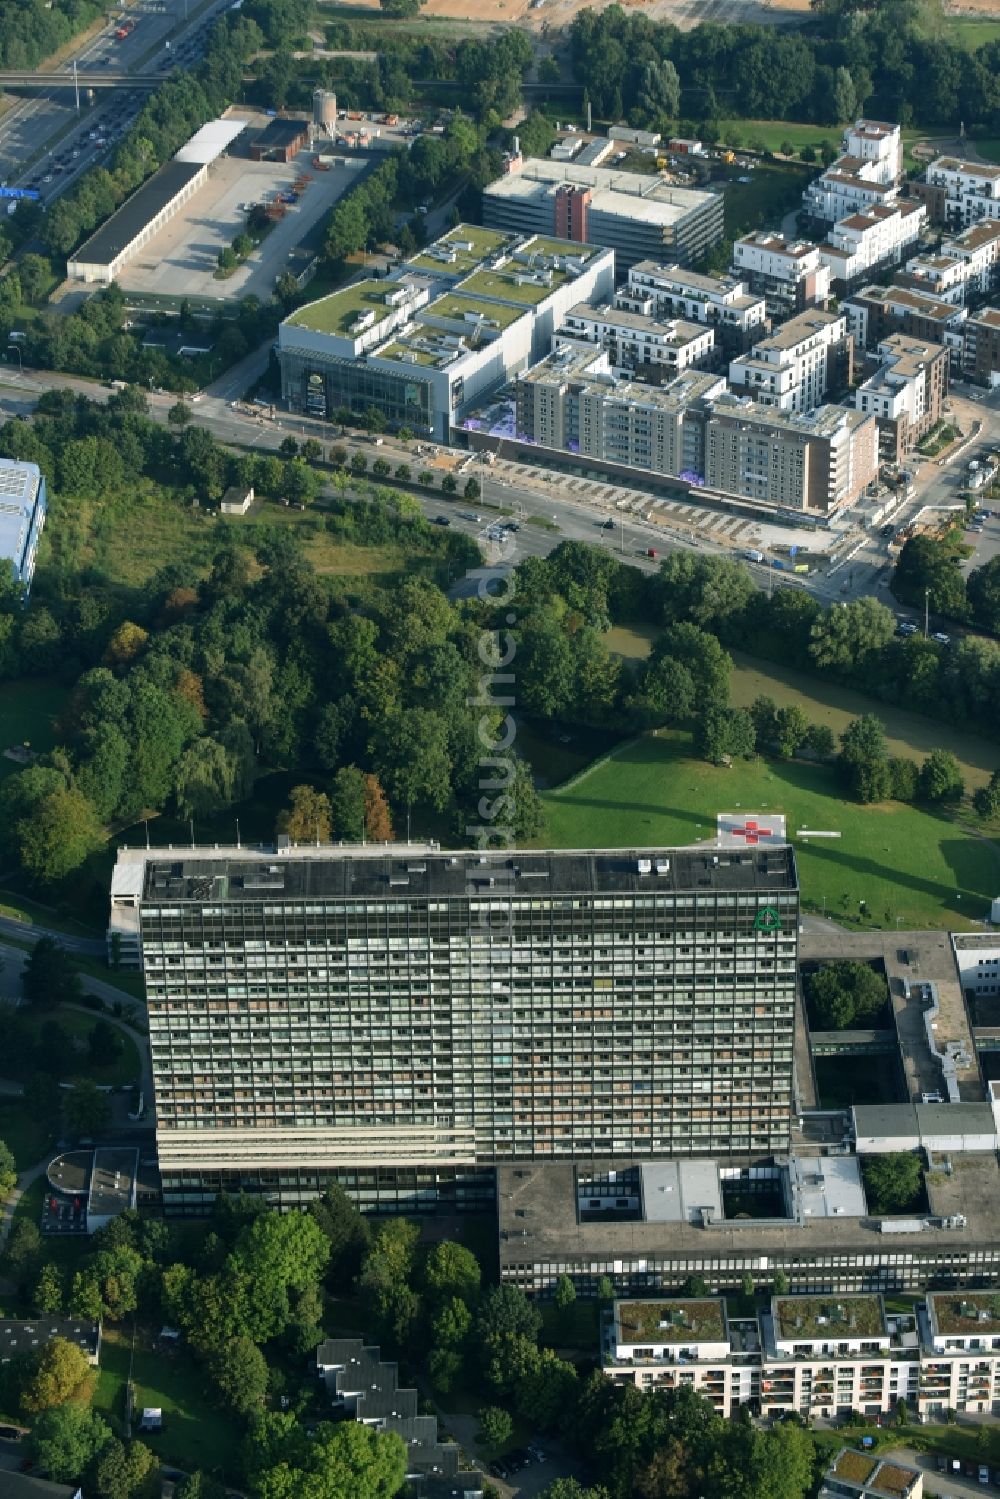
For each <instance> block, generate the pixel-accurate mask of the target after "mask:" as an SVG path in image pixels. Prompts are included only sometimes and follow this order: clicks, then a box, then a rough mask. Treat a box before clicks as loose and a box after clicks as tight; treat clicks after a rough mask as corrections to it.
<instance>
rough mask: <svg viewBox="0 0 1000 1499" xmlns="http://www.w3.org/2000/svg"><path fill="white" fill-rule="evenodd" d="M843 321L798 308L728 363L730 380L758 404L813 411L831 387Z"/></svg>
mask: <svg viewBox="0 0 1000 1499" xmlns="http://www.w3.org/2000/svg"><path fill="white" fill-rule="evenodd" d="M847 337H848V334H847V320H846V319H845V318H843V317H841V316H838V315H837V314H835V313H831V312H821V311H819V310H818V309H817V310H815V311H813V312H802V313H800V314H799V315H798V317H794V318H791V319H790V320H789V321H788V322H787V323H785V324H784V325H783V326H782V327H781V328H779V329H778V331H777V332H776V333H773V334H772V335H771V337H770V338H764V339H762V340H761V341H760V343H758V344H756V345H755V347H754V349H753V351H752V352H751V353H749V354H741V355H740V357H739V358H738V359H734V360H732V362H731V363H730V366H729V384H730V385H731V386H732V388H733V390H735V391H736V392H738V393H739V394H741V395H748V396H751V397H752V398H753V399H754V400H755V401H756V402H757V403H758V404H759V405H761V406H771V407H776V408H777V410H779V411H812V410H813V409H814V408H815V407H816V406H819V405H820V403H821V402H822V400H823V398H824V396H825V395H826V393H827V390H828V388H829V383H830V381H829V370H830V359H831V353H832V351H834V350H835V349H836V348H837V346H839V345H843V344H845V343H846V341H847Z"/></svg>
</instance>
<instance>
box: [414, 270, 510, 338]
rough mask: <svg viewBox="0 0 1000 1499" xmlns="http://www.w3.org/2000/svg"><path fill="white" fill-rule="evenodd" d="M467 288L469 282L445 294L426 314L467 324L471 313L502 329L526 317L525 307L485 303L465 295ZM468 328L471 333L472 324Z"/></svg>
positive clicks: (426, 309) (431, 305)
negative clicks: (467, 314) (467, 315)
mask: <svg viewBox="0 0 1000 1499" xmlns="http://www.w3.org/2000/svg"><path fill="white" fill-rule="evenodd" d="M467 287H468V282H467V281H464V282H463V283H462V285H461V287H460V288H458V289H457V290H456V291H453V292H452V291H448V292H445V293H444V295H443V296H441V297H438V298H437V300H436V301H434V302H432V303H431V304H430V306H429V307H426V308H425V309H424V312H425V314H426V315H428V316H434V317H440V318H450V319H451V320H452V321H453V322H456V323H465V322H466V318H465V314H466V313H467V312H471V313H474V314H475V315H476V316H477V317H481V318H485V319H486V321H487V322H492V323H496V324H497V325H498V326H499V327H501V328H509V327H510V325H511V323H516V322H517V320H518V318H519V317H523V316H524V312H525V309H524V308H523V307H504V306H502V305H501V304H500V303H498V302H483V301H482V300H481V299H480V298H479V297H476V296H465V295H463V293H464V292H465V290H466V288H467ZM466 326H467V327H468V328H469V329H470V331H471V324H469V323H466Z"/></svg>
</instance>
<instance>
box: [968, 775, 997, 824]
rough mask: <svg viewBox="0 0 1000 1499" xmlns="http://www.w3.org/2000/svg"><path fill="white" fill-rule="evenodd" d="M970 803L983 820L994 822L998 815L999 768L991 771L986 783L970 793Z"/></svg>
mask: <svg viewBox="0 0 1000 1499" xmlns="http://www.w3.org/2000/svg"><path fill="white" fill-rule="evenodd" d="M972 805H973V806H974V807H975V809H976V815H977V817H981V818H982V820H983V821H984V822H994V821H995V820H996V818H998V817H1000V770H995V771H994V772H993V774H992V775H991V776H990V779H989V784H988V785H986V786H979V787H977V789H976V790H975V791H974V792H973V793H972Z"/></svg>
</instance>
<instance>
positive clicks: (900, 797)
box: [889, 755, 917, 802]
mask: <svg viewBox="0 0 1000 1499" xmlns="http://www.w3.org/2000/svg"><path fill="white" fill-rule="evenodd" d="M889 795H890V796H891V797H892V799H893V801H896V802H912V801H915V800H916V796H917V767H916V764H915V762H914V761H913V760H908V759H907V758H906V756H905V755H890V756H889Z"/></svg>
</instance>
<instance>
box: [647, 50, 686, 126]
mask: <svg viewBox="0 0 1000 1499" xmlns="http://www.w3.org/2000/svg"><path fill="white" fill-rule="evenodd" d="M639 103H640V104H641V105H642V107H643V109H645V110H647V111H648V112H649V114H651V115H654V116H655V117H656V118H657V119H659V118H660V117H661V116H666V117H667V118H668V119H671V120H676V118H677V116H678V115H679V114H680V108H681V80H680V77H679V76H678V73H677V69H676V68H675V66H674V64H673V63H672V62H671V61H670V59H669V58H664V59H663V60H662V61H659V62H653V61H650V62H647V64H646V66H645V67H644V68H643V71H642V81H641V83H640V85H639Z"/></svg>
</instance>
